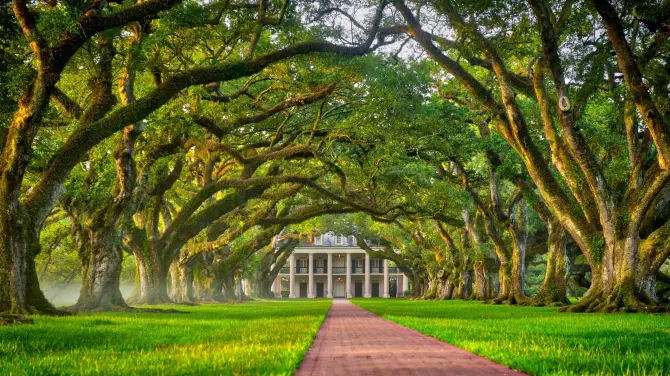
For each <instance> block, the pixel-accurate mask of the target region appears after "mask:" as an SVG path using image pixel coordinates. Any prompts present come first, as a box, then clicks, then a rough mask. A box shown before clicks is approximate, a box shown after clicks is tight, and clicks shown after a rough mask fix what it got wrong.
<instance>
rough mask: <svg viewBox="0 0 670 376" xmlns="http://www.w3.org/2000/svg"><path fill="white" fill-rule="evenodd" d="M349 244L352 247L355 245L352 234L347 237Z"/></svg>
mask: <svg viewBox="0 0 670 376" xmlns="http://www.w3.org/2000/svg"><path fill="white" fill-rule="evenodd" d="M349 245H351V246H352V247H355V246H356V238H355V237H354V236H353V235H352V236H350V237H349Z"/></svg>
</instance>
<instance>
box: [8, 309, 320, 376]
mask: <svg viewBox="0 0 670 376" xmlns="http://www.w3.org/2000/svg"><path fill="white" fill-rule="evenodd" d="M329 307H330V300H322V299H314V300H292V301H264V302H250V303H244V304H229V305H228V304H211V305H209V304H208V305H201V306H197V307H186V306H170V307H163V308H171V309H178V310H181V311H187V312H190V313H189V314H164V313H95V314H90V315H79V316H74V317H64V318H56V317H41V316H36V317H34V319H35V325H33V326H13V327H3V328H0V374H2V375H5V374H10V375H45V374H49V375H71V374H81V375H90V374H114V375H129V374H132V375H136V374H140V375H158V374H160V375H177V374H198V375H203V374H216V375H219V374H291V373H293V371H294V370H295V368H296V367H297V366H298V365H299V364H300V362H301V361H302V359H303V357H304V355H305V354H306V353H307V350H308V349H309V347H310V346H311V344H312V341H313V339H314V337H315V336H316V333H317V331H318V330H319V327H320V326H321V323H322V322H323V320H324V318H325V316H326V313H327V312H328V309H329ZM158 308H161V307H158Z"/></svg>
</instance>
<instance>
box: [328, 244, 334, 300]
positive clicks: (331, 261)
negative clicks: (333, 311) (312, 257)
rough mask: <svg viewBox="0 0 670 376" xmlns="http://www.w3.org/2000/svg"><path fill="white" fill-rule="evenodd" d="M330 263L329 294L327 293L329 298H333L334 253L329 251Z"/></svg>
mask: <svg viewBox="0 0 670 376" xmlns="http://www.w3.org/2000/svg"><path fill="white" fill-rule="evenodd" d="M327 262H328V265H326V267H327V268H328V285H327V286H328V287H327V288H328V294H327V295H326V297H327V298H332V297H333V254H332V253H329V254H328V261H327Z"/></svg>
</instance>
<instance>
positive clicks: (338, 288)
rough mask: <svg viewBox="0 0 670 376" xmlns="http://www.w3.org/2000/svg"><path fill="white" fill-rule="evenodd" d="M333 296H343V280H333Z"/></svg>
mask: <svg viewBox="0 0 670 376" xmlns="http://www.w3.org/2000/svg"><path fill="white" fill-rule="evenodd" d="M333 296H334V297H336V298H344V297H345V296H344V281H335V283H334V286H333Z"/></svg>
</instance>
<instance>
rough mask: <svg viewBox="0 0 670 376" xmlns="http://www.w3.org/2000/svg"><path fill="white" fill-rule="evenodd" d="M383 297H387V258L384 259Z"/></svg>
mask: <svg viewBox="0 0 670 376" xmlns="http://www.w3.org/2000/svg"><path fill="white" fill-rule="evenodd" d="M384 297H385V298H389V297H390V296H389V260H387V259H384Z"/></svg>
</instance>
